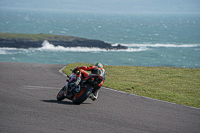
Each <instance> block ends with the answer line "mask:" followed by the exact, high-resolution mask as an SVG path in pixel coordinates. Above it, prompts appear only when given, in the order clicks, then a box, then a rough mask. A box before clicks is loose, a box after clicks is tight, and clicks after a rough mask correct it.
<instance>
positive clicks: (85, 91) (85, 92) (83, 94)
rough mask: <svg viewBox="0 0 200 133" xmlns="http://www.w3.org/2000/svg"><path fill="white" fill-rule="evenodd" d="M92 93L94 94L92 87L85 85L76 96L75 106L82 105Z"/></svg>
mask: <svg viewBox="0 0 200 133" xmlns="http://www.w3.org/2000/svg"><path fill="white" fill-rule="evenodd" d="M91 93H92V86H90V85H85V86H84V87H81V90H80V92H78V93H77V94H75V95H74V97H73V99H72V101H73V103H74V104H81V103H83V102H84V101H85V100H86V99H87V98H88V97H89V95H90V94H91Z"/></svg>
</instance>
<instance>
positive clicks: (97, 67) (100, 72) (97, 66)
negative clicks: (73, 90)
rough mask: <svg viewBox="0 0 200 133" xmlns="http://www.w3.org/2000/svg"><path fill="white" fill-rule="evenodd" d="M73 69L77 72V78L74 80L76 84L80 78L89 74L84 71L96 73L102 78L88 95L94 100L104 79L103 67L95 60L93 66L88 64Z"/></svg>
mask: <svg viewBox="0 0 200 133" xmlns="http://www.w3.org/2000/svg"><path fill="white" fill-rule="evenodd" d="M84 70H85V71H84ZM74 71H77V72H78V74H77V80H76V81H75V82H74V83H75V84H76V85H78V84H79V83H80V82H81V78H82V79H84V78H86V77H87V76H88V75H89V74H88V73H87V72H86V71H91V74H98V75H99V76H101V77H102V78H103V80H102V82H101V83H100V84H99V85H97V86H96V87H94V89H93V91H92V93H91V95H90V96H89V98H91V99H92V100H93V101H96V100H97V97H98V92H99V89H100V88H101V86H102V85H103V83H104V81H105V77H106V72H105V70H104V69H103V65H102V64H101V63H98V62H97V63H95V64H94V65H93V66H89V67H88V66H81V67H77V68H75V69H74Z"/></svg>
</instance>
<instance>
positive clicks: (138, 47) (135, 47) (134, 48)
mask: <svg viewBox="0 0 200 133" xmlns="http://www.w3.org/2000/svg"><path fill="white" fill-rule="evenodd" d="M117 45H118V44H112V46H117ZM121 45H122V46H127V47H128V49H118V50H116V49H113V50H107V49H101V48H88V47H63V46H54V45H53V44H50V43H49V42H48V41H46V40H45V41H44V42H43V43H42V47H41V48H29V49H23V48H0V55H6V54H16V53H28V52H35V51H37V50H39V51H68V52H92V53H99V52H109V51H111V52H122V51H123V52H140V51H148V50H150V49H152V48H158V47H172V48H187V47H197V49H195V50H199V47H200V44H182V45H175V44H121Z"/></svg>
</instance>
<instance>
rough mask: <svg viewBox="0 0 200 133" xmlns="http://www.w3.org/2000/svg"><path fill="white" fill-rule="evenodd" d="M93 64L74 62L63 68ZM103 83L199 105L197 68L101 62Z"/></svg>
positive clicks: (120, 88)
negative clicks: (104, 72) (113, 64)
mask: <svg viewBox="0 0 200 133" xmlns="http://www.w3.org/2000/svg"><path fill="white" fill-rule="evenodd" d="M83 65H87V66H88V65H89V66H90V65H92V64H87V63H73V64H69V65H67V67H66V68H65V69H64V70H63V72H64V73H66V74H68V75H70V74H71V71H70V69H73V68H76V67H77V66H83ZM104 69H105V70H106V80H105V82H104V85H103V86H104V87H108V88H112V89H116V90H120V91H124V92H128V93H132V94H136V95H141V96H145V97H150V98H155V99H159V100H164V101H168V102H173V103H177V104H182V105H187V106H192V107H196V108H200V69H192V68H171V67H139V66H104Z"/></svg>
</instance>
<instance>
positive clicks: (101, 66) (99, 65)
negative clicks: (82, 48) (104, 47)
mask: <svg viewBox="0 0 200 133" xmlns="http://www.w3.org/2000/svg"><path fill="white" fill-rule="evenodd" d="M94 65H95V66H97V67H99V68H103V65H102V64H101V63H99V62H97V63H95V64H94Z"/></svg>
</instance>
